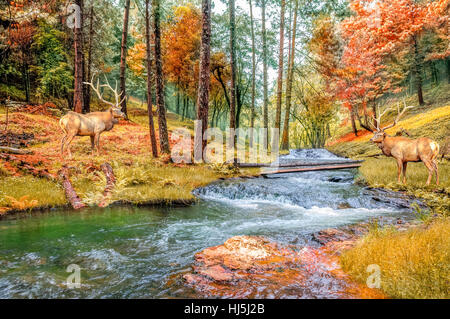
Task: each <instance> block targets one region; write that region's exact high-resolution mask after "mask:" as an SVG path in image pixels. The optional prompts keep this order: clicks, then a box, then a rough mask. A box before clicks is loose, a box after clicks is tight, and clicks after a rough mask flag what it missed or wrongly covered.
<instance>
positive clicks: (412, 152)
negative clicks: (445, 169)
mask: <svg viewBox="0 0 450 319" xmlns="http://www.w3.org/2000/svg"><path fill="white" fill-rule="evenodd" d="M411 108H413V106H406V104H405V106H404V108H403V110H402V111H401V112H400V106H398V115H397V117H396V118H395V120H394V123H392V124H390V125H388V126H386V127H383V128H380V123H381V122H380V121H381V117H382V116H383V115H384V114H385V113H386V111H388V110H389V109H390V108H387V109H386V110H384V112H383V113H381V114H380V112H378V113H379V115H378V117H377V118H374V122H375V124H376V126H375V127H374V129H375V130H374V131H373V133H374V136H373V137H372V138H371V139H370V141H372V142H374V143H375V144H377V146H378V147H379V148H380V149H381V151H382V152H383V154H384V155H386V156H392V157H393V158H395V159H396V160H397V167H398V182H399V183H400V182H401V179H400V176H401V174H402V172H403V183H404V184H406V166H407V165H408V162H423V163H424V164H425V166H426V167H427V169H428V180H427V185H429V184H430V182H431V178H432V176H433V173H434V172H436V185H439V171H438V164H437V156H438V154H439V144H438V143H436V142H435V141H433V140H432V139H430V138H428V137H421V138H418V139H410V138H407V137H402V136H389V135H388V134H387V133H386V132H385V130H386V129H388V128H391V127H394V126H395V125H397V122H398V121H399V120H400V118H401V117H402V115H403V114H404V113H405V112H406V110H408V109H411Z"/></svg>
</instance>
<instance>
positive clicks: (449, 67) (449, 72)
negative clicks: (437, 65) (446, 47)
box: [445, 57, 450, 84]
mask: <svg viewBox="0 0 450 319" xmlns="http://www.w3.org/2000/svg"><path fill="white" fill-rule="evenodd" d="M445 61H446V64H447V82H448V84H450V57H448V58H447V60H445Z"/></svg>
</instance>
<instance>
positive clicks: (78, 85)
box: [73, 0, 83, 113]
mask: <svg viewBox="0 0 450 319" xmlns="http://www.w3.org/2000/svg"><path fill="white" fill-rule="evenodd" d="M75 4H76V5H78V6H79V7H80V17H78V16H77V17H76V20H77V21H75V28H74V47H75V63H74V64H75V76H74V78H75V83H74V92H73V109H74V111H75V112H77V113H81V112H82V111H83V30H82V26H83V25H82V23H81V20H80V21H78V20H79V19H80V18H81V16H82V12H83V9H82V8H83V0H76V1H75Z"/></svg>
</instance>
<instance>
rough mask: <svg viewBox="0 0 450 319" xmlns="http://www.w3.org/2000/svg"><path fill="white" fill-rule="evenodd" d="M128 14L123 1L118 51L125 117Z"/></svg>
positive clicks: (127, 2) (128, 10) (127, 7)
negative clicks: (123, 7)
mask: <svg viewBox="0 0 450 319" xmlns="http://www.w3.org/2000/svg"><path fill="white" fill-rule="evenodd" d="M129 14H130V0H126V1H125V10H124V14H123V30H122V44H121V49H120V74H119V78H120V100H121V101H122V104H121V108H122V112H123V113H125V116H127V117H128V113H127V100H126V99H124V97H125V96H126V95H127V93H126V84H125V80H126V74H125V72H126V68H127V39H128V16H129Z"/></svg>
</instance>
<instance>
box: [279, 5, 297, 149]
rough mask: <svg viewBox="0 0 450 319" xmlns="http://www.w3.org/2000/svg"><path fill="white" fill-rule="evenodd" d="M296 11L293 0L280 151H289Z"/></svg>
mask: <svg viewBox="0 0 450 319" xmlns="http://www.w3.org/2000/svg"><path fill="white" fill-rule="evenodd" d="M297 11H298V0H295V11H294V23H293V26H292V44H291V45H290V50H289V52H290V54H291V55H290V56H289V66H288V78H287V85H286V113H285V114H284V124H283V137H282V139H281V149H282V150H288V149H289V115H290V112H291V99H292V82H293V77H294V58H295V34H296V29H297Z"/></svg>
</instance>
